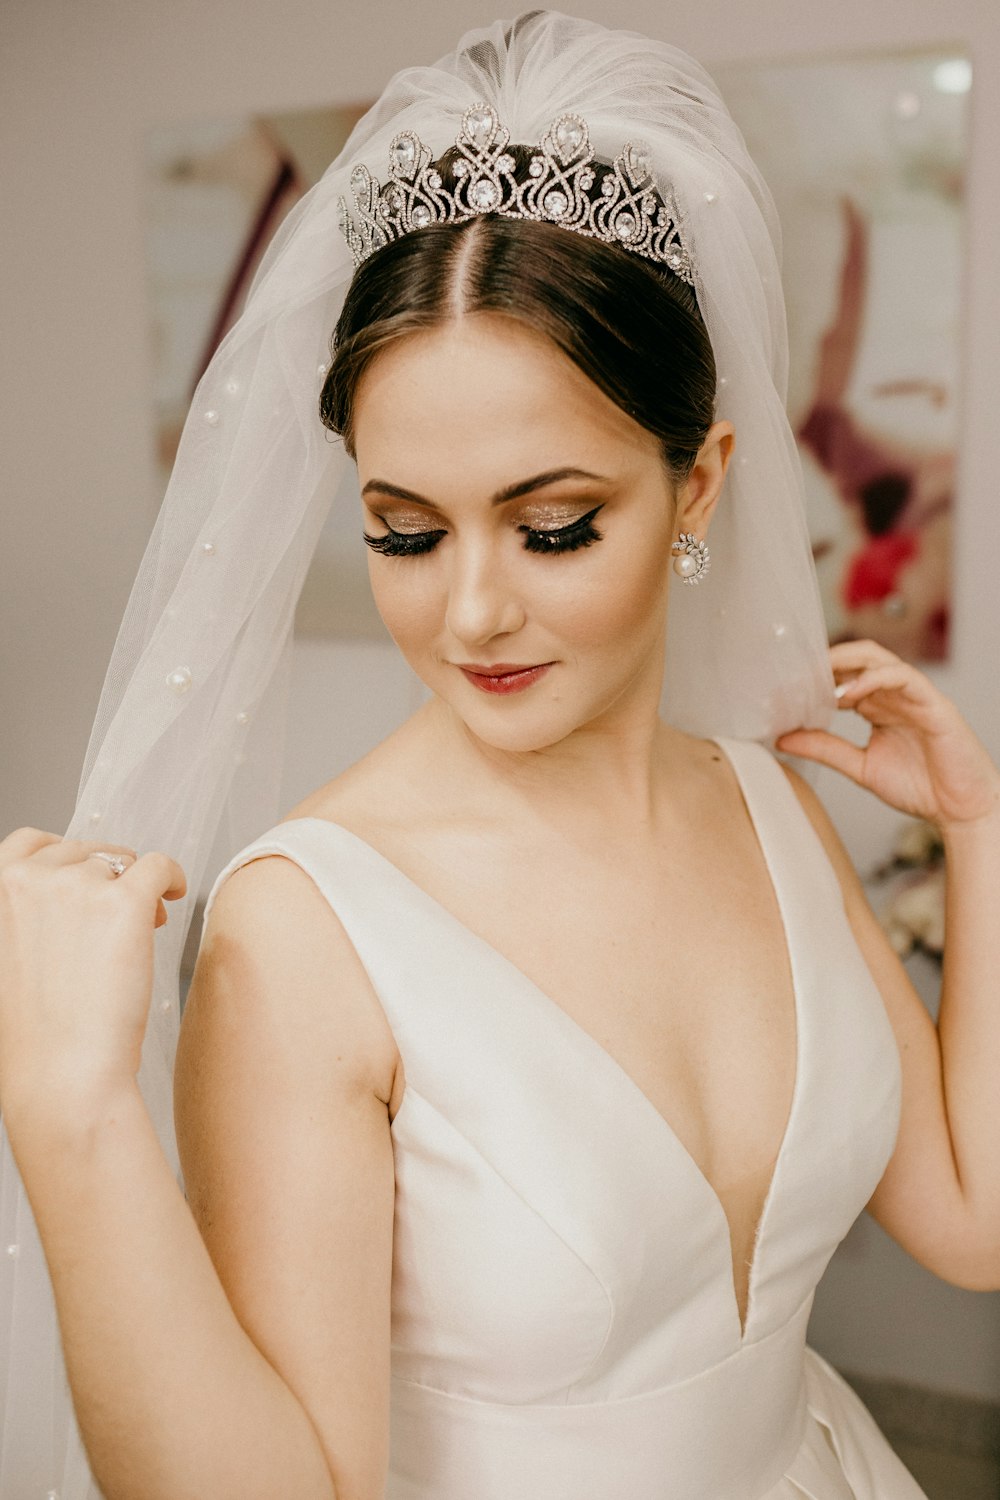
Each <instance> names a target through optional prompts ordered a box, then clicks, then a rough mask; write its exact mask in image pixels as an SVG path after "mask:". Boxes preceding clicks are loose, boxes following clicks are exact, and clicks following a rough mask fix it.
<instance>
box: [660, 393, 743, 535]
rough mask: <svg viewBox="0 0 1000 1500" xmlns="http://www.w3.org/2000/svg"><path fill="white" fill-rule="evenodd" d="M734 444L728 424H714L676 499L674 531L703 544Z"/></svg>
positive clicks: (732, 429)
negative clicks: (691, 536) (686, 534)
mask: <svg viewBox="0 0 1000 1500" xmlns="http://www.w3.org/2000/svg"><path fill="white" fill-rule="evenodd" d="M735 442H736V430H735V428H734V427H733V424H732V422H714V423H713V424H712V426H711V427H710V428H709V429H708V433H707V434H706V437H705V441H704V442H703V443H702V445H701V447H700V448H699V449H698V456H697V458H696V459H695V461H694V464H693V466H692V468H691V472H690V474H689V475H688V477H687V479H686V480H685V482H684V484H683V485H682V486H681V489H680V490H679V492H678V495H677V509H676V511H675V513H674V522H675V528H676V530H677V531H690V532H692V533H693V534H694V535H695V536H696V537H698V538H699V540H701V541H704V539H705V536H706V534H707V532H708V528H709V526H710V524H711V520H712V515H713V513H714V511H715V507H716V505H717V503H718V500H719V496H720V495H721V493H722V482H723V480H724V479H725V477H726V470H727V468H728V467H729V460H730V458H731V457H732V453H733V447H734V445H735Z"/></svg>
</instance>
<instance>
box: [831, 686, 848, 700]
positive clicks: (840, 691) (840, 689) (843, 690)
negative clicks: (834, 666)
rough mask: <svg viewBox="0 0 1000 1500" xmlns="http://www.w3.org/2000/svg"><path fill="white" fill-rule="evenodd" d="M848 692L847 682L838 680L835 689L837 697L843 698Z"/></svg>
mask: <svg viewBox="0 0 1000 1500" xmlns="http://www.w3.org/2000/svg"><path fill="white" fill-rule="evenodd" d="M846 692H847V683H846V682H838V684H837V686H836V687H835V688H834V690H833V693H834V697H835V698H842V697H843V696H844V694H845V693H846Z"/></svg>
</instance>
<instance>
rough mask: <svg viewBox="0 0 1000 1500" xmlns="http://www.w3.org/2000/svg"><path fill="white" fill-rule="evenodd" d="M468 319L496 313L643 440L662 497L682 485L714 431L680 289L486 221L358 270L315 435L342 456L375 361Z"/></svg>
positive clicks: (541, 226) (373, 259)
mask: <svg viewBox="0 0 1000 1500" xmlns="http://www.w3.org/2000/svg"><path fill="white" fill-rule="evenodd" d="M520 149H521V150H523V148H520ZM519 154H520V151H519ZM524 155H525V158H527V156H528V153H527V152H525V153H524ZM449 165H450V163H449V158H448V156H445V157H443V158H442V160H441V162H440V163H439V167H440V169H441V170H442V172H443V173H447V172H448V168H449ZM519 165H521V163H519ZM599 189H600V179H598V181H597V184H596V187H595V191H599ZM475 312H491V313H501V314H503V315H504V316H506V317H510V318H514V319H516V320H517V321H519V322H522V323H525V324H526V325H527V326H528V327H530V328H532V329H534V330H536V331H538V332H541V333H544V334H546V335H547V336H548V337H549V338H550V339H552V341H553V343H554V344H556V346H557V347H558V348H559V349H560V350H561V351H562V352H563V353H564V354H565V355H567V356H568V357H569V358H570V359H571V360H572V361H573V363H574V364H575V365H577V366H578V367H579V368H580V369H581V370H582V371H583V373H584V374H585V375H586V376H587V377H588V378H589V379H590V380H592V381H593V382H594V384H595V385H596V386H598V387H599V389H600V390H602V391H603V392H604V394H605V395H606V396H608V397H609V398H610V400H611V401H613V402H614V403H615V405H616V406H618V407H619V408H620V409H621V410H622V411H624V412H626V413H627V414H628V415H629V416H630V417H632V418H633V419H634V420H635V421H636V422H638V423H639V424H640V426H642V427H645V428H646V429H647V431H649V432H651V433H653V435H654V436H655V437H656V438H657V439H658V440H659V442H660V445H661V449H662V452H663V457H664V462H665V464H666V468H667V471H668V473H669V474H670V477H671V479H672V481H673V483H674V484H675V485H678V486H679V485H682V484H683V483H684V481H685V480H686V479H687V477H688V475H689V474H690V472H691V467H692V465H693V463H694V460H695V457H696V456H697V453H698V450H699V449H700V447H701V445H702V443H703V442H704V440H705V436H706V433H707V432H708V429H709V427H711V425H712V422H713V420H714V409H715V391H716V370H715V359H714V356H713V353H712V346H711V344H710V342H709V338H708V333H707V331H706V329H705V324H704V322H703V320H702V317H701V313H700V312H699V310H698V304H697V299H696V297H695V294H694V291H693V289H692V287H691V286H690V285H688V283H687V282H685V281H683V280H682V279H681V278H680V277H678V276H676V275H675V274H674V273H673V272H672V271H671V270H669V269H668V268H667V267H666V266H664V265H661V264H660V263H658V262H655V263H654V262H652V261H648V260H645V259H643V258H642V257H641V256H638V255H636V254H634V253H632V252H630V251H628V250H623V249H620V248H618V247H617V246H614V245H609V244H606V243H605V242H604V241H603V240H597V239H590V238H588V237H586V236H584V235H581V234H576V233H573V232H571V231H567V230H565V229H561V228H559V227H558V226H557V225H555V224H550V223H546V222H544V221H536V220H532V219H516V218H505V217H503V216H502V215H498V214H484V215H482V216H479V217H477V218H474V219H466V220H464V221H460V222H459V223H457V224H430V225H428V226H427V227H426V228H423V229H419V230H416V231H415V232H413V233H411V234H407V235H404V236H403V237H402V238H401V239H398V240H393V241H391V242H390V243H389V244H388V245H386V246H384V247H383V248H382V249H381V250H379V251H377V252H376V253H375V254H373V255H371V256H369V258H368V259H367V260H365V261H363V262H362V263H361V265H360V266H359V267H358V270H357V272H356V274H355V277H354V280H353V281H352V283H351V285H350V287H349V289H348V292H347V296H346V298H345V301H344V306H343V308H342V310H341V314H340V318H339V320H338V322H337V327H336V329H335V330H334V334H333V338H332V340H331V365H330V369H329V372H328V374H327V376H326V379H325V382H324V385H323V390H322V394H321V396H320V416H321V418H322V421H323V423H324V424H325V426H327V427H328V428H330V429H331V430H332V431H333V432H336V433H339V434H340V435H341V436H342V437H343V439H344V443H345V445H346V447H347V450H348V452H349V453H351V454H352V455H353V452H354V446H353V415H354V400H355V394H356V392H357V387H358V382H359V380H360V378H361V376H362V375H363V374H364V371H365V370H366V369H367V368H368V366H369V365H370V364H371V362H372V360H373V359H374V358H375V357H376V355H377V354H378V353H379V351H380V350H381V349H384V348H385V346H386V345H387V344H389V343H391V342H392V341H393V340H395V339H398V338H403V337H405V336H406V335H407V334H409V333H416V332H419V331H423V330H426V329H429V328H434V327H436V326H438V325H440V324H442V323H446V322H448V321H450V320H451V319H453V318H455V317H460V316H462V315H465V314H469V313H475Z"/></svg>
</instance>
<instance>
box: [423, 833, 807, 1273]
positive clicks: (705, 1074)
mask: <svg viewBox="0 0 1000 1500" xmlns="http://www.w3.org/2000/svg"><path fill="white" fill-rule="evenodd" d="M443 868H444V869H448V870H450V872H451V873H450V874H449V875H444V874H443V873H442V869H443ZM461 868H462V867H461V861H459V860H453V861H451V862H450V863H449V864H446V865H445V866H444V867H442V865H441V863H439V862H437V861H436V862H435V867H434V871H432V870H431V869H430V868H426V869H424V870H422V871H421V872H420V876H419V879H420V883H421V885H423V886H424V887H425V888H426V887H427V885H428V882H429V880H430V879H431V878H433V877H434V875H435V874H436V882H435V883H436V886H437V888H436V889H435V890H434V895H435V899H437V900H438V901H440V902H441V904H442V905H444V906H445V907H447V908H448V910H449V911H451V912H452V913H453V914H454V915H455V916H457V917H458V919H459V920H460V921H461V922H462V924H463V925H464V926H467V927H468V928H469V929H470V930H471V931H473V932H474V933H476V934H477V936H478V937H480V938H482V939H483V940H484V941H485V942H486V943H487V944H488V945H489V947H490V948H492V949H495V950H496V951H497V952H499V953H500V954H501V955H503V957H504V958H506V959H508V960H509V961H510V962H511V963H512V964H513V965H514V966H515V967H516V968H517V969H519V970H520V971H521V972H522V973H523V974H524V975H526V976H527V978H528V979H529V980H530V981H531V982H532V984H533V985H534V986H535V987H536V988H537V990H538V991H540V992H541V994H542V996H543V997H544V1001H545V1003H546V1004H548V1005H552V1006H555V1007H557V1008H558V1009H559V1010H561V1011H563V1012H564V1013H565V1015H566V1016H568V1017H569V1019H570V1020H571V1022H572V1023H573V1024H574V1025H575V1026H577V1027H579V1028H580V1029H581V1030H582V1031H584V1032H586V1033H588V1034H589V1036H590V1037H592V1038H593V1039H594V1040H595V1041H596V1042H597V1043H598V1045H599V1046H600V1047H601V1048H602V1049H603V1051H604V1052H605V1053H607V1054H608V1056H609V1057H610V1058H611V1059H612V1061H613V1062H614V1063H615V1064H617V1066H618V1068H620V1069H621V1070H622V1072H623V1073H624V1074H626V1075H627V1077H628V1079H629V1080H631V1082H632V1084H633V1085H634V1086H635V1087H636V1088H637V1089H638V1090H640V1091H641V1093H642V1094H644V1095H645V1097H646V1099H647V1100H648V1101H649V1103H650V1104H651V1105H652V1106H653V1108H654V1109H655V1110H656V1111H657V1113H658V1114H659V1115H660V1116H661V1117H662V1118H663V1120H664V1121H665V1122H666V1124H667V1125H668V1127H669V1128H670V1130H671V1131H672V1132H673V1133H674V1135H675V1136H676V1137H677V1139H678V1141H679V1142H680V1144H681V1145H682V1146H683V1147H684V1148H685V1150H686V1151H687V1153H688V1154H689V1155H690V1156H691V1157H692V1159H693V1160H694V1162H695V1163H696V1165H697V1167H698V1169H699V1171H700V1172H701V1174H702V1175H703V1176H704V1177H705V1178H706V1179H707V1181H708V1182H709V1183H710V1184H711V1186H712V1187H713V1188H714V1190H715V1192H716V1194H717V1196H718V1198H719V1200H720V1202H721V1204H722V1207H723V1209H724V1211H725V1213H726V1217H727V1220H728V1221H729V1226H730V1233H731V1237H732V1241H733V1255H734V1262H735V1263H737V1264H740V1263H745V1262H748V1261H749V1259H750V1253H751V1250H752V1245H753V1237H754V1232H755V1229H756V1226H757V1223H758V1220H759V1217H760V1212H761V1209H762V1207H763V1203H764V1199H765V1198H766V1195H767V1190H768V1187H769V1185H770V1181H771V1175H772V1170H773V1166H774V1163H775V1160H776V1157H777V1154H778V1150H779V1147H780V1144H781V1140H782V1137H783V1134H784V1130H785V1126H786V1122H787V1120H788V1117H789V1113H790V1108H791V1100H792V1095H793V1089H794V1086H795V1079H796V1059H797V1022H796V1005H795V995H794V989H793V983H792V973H791V968H790V962H789V950H788V943H787V940H786V932H785V926H784V922H783V919H782V914H781V910H780V907H779V905H778V900H777V897H776V893H775V890H774V887H773V885H772V884H771V881H770V878H769V875H768V872H767V868H766V866H765V864H764V861H763V857H762V855H761V852H760V848H759V846H758V845H757V844H756V842H755V841H753V840H749V841H744V840H743V839H742V838H741V836H740V834H739V833H738V832H737V833H736V834H735V835H732V834H731V836H730V840H729V848H728V849H726V848H724V847H722V846H721V843H720V845H719V846H717V847H715V848H709V847H706V846H705V845H704V844H702V846H701V847H698V846H697V845H692V846H691V848H690V849H689V850H688V851H687V854H686V856H685V857H682V856H681V854H680V852H679V851H675V852H674V854H673V855H672V857H670V858H668V859H663V858H657V859H646V860H644V859H642V858H641V857H638V856H637V857H635V858H633V860H632V861H631V863H630V864H628V865H626V864H623V863H622V862H621V861H618V860H616V859H614V858H612V857H609V859H608V860H607V861H606V862H603V863H602V862H600V861H587V862H581V861H579V860H577V861H572V860H568V861H566V862H562V861H558V862H554V863H553V862H552V861H551V860H549V861H548V862H546V863H542V862H540V861H539V860H537V859H535V860H532V859H530V858H527V857H523V856H522V857H521V858H519V859H514V858H512V859H510V860H509V861H507V860H503V859H495V860H494V861H493V862H492V865H491V869H490V874H489V880H488V881H484V880H483V879H482V878H481V877H480V878H478V879H477V878H475V877H474V875H473V872H472V870H471V869H469V870H466V871H465V874H464V877H463V876H461V875H460V871H461Z"/></svg>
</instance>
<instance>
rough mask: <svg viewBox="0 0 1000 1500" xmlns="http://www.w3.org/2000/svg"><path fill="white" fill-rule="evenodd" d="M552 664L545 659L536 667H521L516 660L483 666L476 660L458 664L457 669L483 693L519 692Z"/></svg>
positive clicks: (535, 680)
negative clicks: (465, 664) (470, 664)
mask: <svg viewBox="0 0 1000 1500" xmlns="http://www.w3.org/2000/svg"><path fill="white" fill-rule="evenodd" d="M552 665H553V663H552V662H550V661H546V662H542V663H541V664H540V665H539V666H536V667H522V666H519V665H518V664H517V663H516V662H509V661H502V662H497V663H496V665H495V666H492V667H483V666H480V665H479V664H478V662H477V663H476V664H475V665H474V666H460V667H459V670H460V671H461V672H462V673H463V674H464V675H465V677H466V678H468V680H469V682H471V683H472V685H473V687H477V688H479V689H480V690H481V691H482V692H484V693H519V692H521V691H522V689H524V688H526V687H530V686H531V684H532V683H533V682H537V681H538V679H539V678H540V677H541V676H543V674H544V673H545V672H547V671H548V670H549V667H551V666H552Z"/></svg>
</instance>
